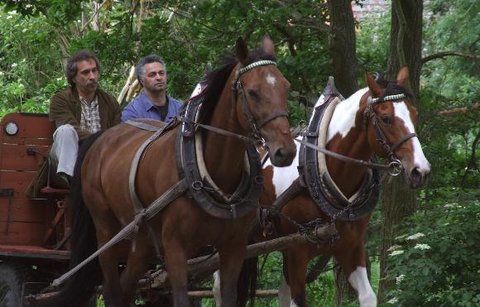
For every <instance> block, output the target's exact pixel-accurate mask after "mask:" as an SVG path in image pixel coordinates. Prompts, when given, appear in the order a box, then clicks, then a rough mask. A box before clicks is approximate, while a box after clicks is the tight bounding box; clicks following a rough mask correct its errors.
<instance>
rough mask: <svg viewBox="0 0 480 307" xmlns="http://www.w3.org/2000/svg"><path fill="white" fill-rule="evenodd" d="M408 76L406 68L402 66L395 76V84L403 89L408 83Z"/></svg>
mask: <svg viewBox="0 0 480 307" xmlns="http://www.w3.org/2000/svg"><path fill="white" fill-rule="evenodd" d="M408 76H409V74H408V67H407V66H403V67H402V68H400V71H399V72H398V74H397V84H398V85H400V86H402V87H405V86H406V85H407V83H408Z"/></svg>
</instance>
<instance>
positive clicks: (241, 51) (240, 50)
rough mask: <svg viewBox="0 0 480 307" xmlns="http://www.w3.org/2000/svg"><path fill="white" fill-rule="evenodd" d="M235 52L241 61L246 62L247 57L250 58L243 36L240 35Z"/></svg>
mask: <svg viewBox="0 0 480 307" xmlns="http://www.w3.org/2000/svg"><path fill="white" fill-rule="evenodd" d="M235 52H236V55H237V59H238V60H239V61H240V62H241V63H244V62H245V61H246V60H247V58H248V48H247V44H246V43H245V41H244V40H243V38H241V37H239V38H238V39H237V42H236V44H235Z"/></svg>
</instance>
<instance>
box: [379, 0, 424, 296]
mask: <svg viewBox="0 0 480 307" xmlns="http://www.w3.org/2000/svg"><path fill="white" fill-rule="evenodd" d="M422 14H423V1H422V0H397V1H392V27H391V31H390V35H391V37H390V57H389V61H388V77H389V79H392V78H395V77H396V73H397V72H398V71H399V69H400V68H401V67H403V66H408V68H409V72H410V80H409V81H410V82H409V83H410V88H411V90H412V92H413V94H414V96H415V98H416V100H417V101H418V98H419V83H420V82H419V80H420V71H421V68H422V67H421V65H422V63H421V48H422ZM416 104H417V107H418V102H417V103H416ZM385 181H386V182H384V189H383V193H382V218H383V223H382V232H381V236H382V238H381V246H380V248H381V249H380V284H379V290H378V298H379V303H381V302H384V300H385V295H386V293H387V291H388V289H389V287H390V285H389V284H388V278H387V277H388V276H389V272H388V254H389V252H388V249H389V248H390V247H391V246H392V244H393V241H394V238H395V236H396V235H397V228H396V226H397V225H398V224H399V223H400V222H401V221H402V219H403V218H405V217H407V216H409V215H411V214H413V213H414V212H415V210H416V207H417V204H416V194H415V192H414V191H413V190H410V189H409V188H408V186H407V184H406V182H405V180H404V178H403V176H398V177H395V178H391V180H389V179H388V178H387V180H385Z"/></svg>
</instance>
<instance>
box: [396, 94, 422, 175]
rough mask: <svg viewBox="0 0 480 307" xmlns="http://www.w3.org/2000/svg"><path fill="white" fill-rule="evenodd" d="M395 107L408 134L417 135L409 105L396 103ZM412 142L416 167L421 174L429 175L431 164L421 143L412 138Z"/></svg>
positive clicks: (397, 115)
mask: <svg viewBox="0 0 480 307" xmlns="http://www.w3.org/2000/svg"><path fill="white" fill-rule="evenodd" d="M393 106H394V110H395V116H396V117H398V118H400V119H401V120H402V121H403V123H404V125H405V127H406V128H407V129H408V132H409V133H415V127H414V126H413V122H412V119H411V117H410V112H409V111H408V107H407V105H406V104H405V103H404V102H396V103H394V104H393ZM411 140H412V144H413V158H414V163H415V167H417V168H418V170H419V171H420V172H421V173H428V172H429V171H430V163H429V162H428V160H427V158H426V157H425V154H424V153H423V150H422V145H420V141H419V140H418V138H416V137H414V138H411Z"/></svg>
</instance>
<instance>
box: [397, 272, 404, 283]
mask: <svg viewBox="0 0 480 307" xmlns="http://www.w3.org/2000/svg"><path fill="white" fill-rule="evenodd" d="M404 279H405V275H404V274H402V275H400V276H397V277H396V278H395V282H396V283H397V285H399V284H400V283H401V282H402V280H404Z"/></svg>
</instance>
